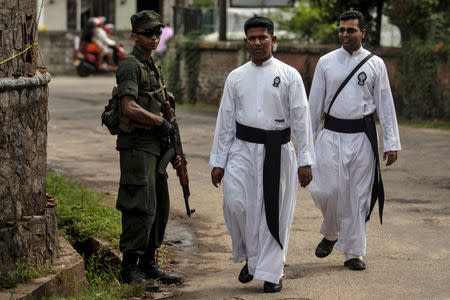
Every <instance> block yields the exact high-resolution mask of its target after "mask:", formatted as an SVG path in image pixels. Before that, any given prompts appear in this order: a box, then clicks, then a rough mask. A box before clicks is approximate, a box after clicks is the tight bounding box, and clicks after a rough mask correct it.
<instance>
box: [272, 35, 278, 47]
mask: <svg viewBox="0 0 450 300" xmlns="http://www.w3.org/2000/svg"><path fill="white" fill-rule="evenodd" d="M276 42H277V36H276V35H272V46H273V45H275V43H276Z"/></svg>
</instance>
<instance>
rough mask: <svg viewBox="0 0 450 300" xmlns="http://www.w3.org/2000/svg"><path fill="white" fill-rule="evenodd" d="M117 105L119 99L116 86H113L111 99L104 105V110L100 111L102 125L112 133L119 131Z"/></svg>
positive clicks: (118, 110)
mask: <svg viewBox="0 0 450 300" xmlns="http://www.w3.org/2000/svg"><path fill="white" fill-rule="evenodd" d="M119 105H120V103H119V99H117V86H115V87H114V88H113V90H112V93H111V99H109V100H108V104H107V105H106V106H105V110H104V111H103V113H102V125H105V126H106V128H108V130H109V132H110V133H111V134H112V135H115V134H118V133H119V132H120V108H119Z"/></svg>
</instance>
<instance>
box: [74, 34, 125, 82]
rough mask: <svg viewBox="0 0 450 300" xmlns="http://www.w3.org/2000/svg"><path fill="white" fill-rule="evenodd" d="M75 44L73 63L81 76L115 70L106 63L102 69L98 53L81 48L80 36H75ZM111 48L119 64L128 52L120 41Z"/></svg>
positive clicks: (116, 62) (115, 60) (114, 58)
mask: <svg viewBox="0 0 450 300" xmlns="http://www.w3.org/2000/svg"><path fill="white" fill-rule="evenodd" d="M74 46H75V47H74V54H73V65H74V66H75V68H76V70H77V74H78V75H79V76H80V77H87V76H89V75H91V74H95V73H105V72H112V71H114V70H115V68H111V67H110V66H108V65H107V64H106V63H104V65H105V66H104V68H102V70H100V69H99V65H98V58H97V55H96V54H95V53H90V52H88V51H86V50H85V49H79V46H80V40H79V38H78V37H77V38H75V42H74ZM111 48H112V49H113V61H114V63H115V64H116V65H117V64H118V63H119V61H120V60H121V59H122V58H124V57H125V56H126V55H127V54H126V52H125V49H124V48H123V47H122V46H121V45H120V44H119V43H117V44H116V45H115V46H114V47H111Z"/></svg>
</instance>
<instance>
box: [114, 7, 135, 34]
mask: <svg viewBox="0 0 450 300" xmlns="http://www.w3.org/2000/svg"><path fill="white" fill-rule="evenodd" d="M121 2H123V1H121V0H116V28H115V29H116V30H131V23H130V16H131V15H132V14H134V13H136V9H137V7H136V1H135V0H127V1H126V2H125V3H124V4H120V3H121Z"/></svg>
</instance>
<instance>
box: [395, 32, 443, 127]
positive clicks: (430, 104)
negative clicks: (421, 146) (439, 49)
mask: <svg viewBox="0 0 450 300" xmlns="http://www.w3.org/2000/svg"><path fill="white" fill-rule="evenodd" d="M440 64H441V61H440V59H439V56H438V55H437V53H436V50H435V44H434V43H432V42H430V41H422V40H421V39H419V38H414V39H412V40H410V41H407V42H404V43H403V45H402V56H401V65H400V69H401V74H402V75H401V81H402V100H403V101H402V108H403V110H402V112H401V113H402V115H403V116H404V117H406V118H407V119H413V120H414V119H421V120H426V119H433V118H438V119H441V118H442V119H450V114H449V110H448V108H449V104H448V101H449V99H448V91H447V94H445V92H444V91H441V90H440V87H439V84H438V72H437V70H438V66H439V65H440Z"/></svg>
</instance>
